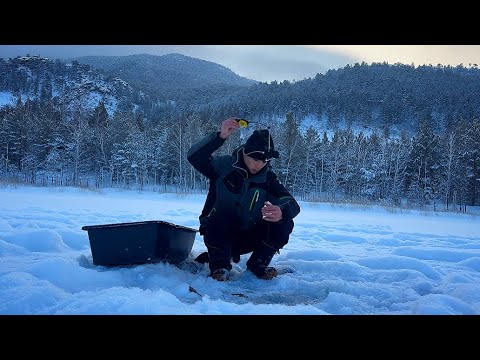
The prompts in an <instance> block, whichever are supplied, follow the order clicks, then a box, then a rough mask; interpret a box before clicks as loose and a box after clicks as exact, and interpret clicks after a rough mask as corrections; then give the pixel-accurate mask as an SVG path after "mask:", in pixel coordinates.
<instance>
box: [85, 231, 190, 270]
mask: <svg viewBox="0 0 480 360" xmlns="http://www.w3.org/2000/svg"><path fill="white" fill-rule="evenodd" d="M82 230H86V231H88V238H89V240H90V248H91V251H92V258H93V263H94V264H95V265H109V266H112V265H133V264H141V263H156V262H168V263H172V264H176V263H179V262H181V261H183V260H185V259H186V258H187V256H188V255H189V254H190V251H191V250H192V247H193V242H194V241H195V235H196V233H197V231H198V230H195V229H192V228H188V227H185V226H181V225H176V224H172V223H169V222H165V221H143V222H130V223H119V224H106V225H92V226H83V227H82Z"/></svg>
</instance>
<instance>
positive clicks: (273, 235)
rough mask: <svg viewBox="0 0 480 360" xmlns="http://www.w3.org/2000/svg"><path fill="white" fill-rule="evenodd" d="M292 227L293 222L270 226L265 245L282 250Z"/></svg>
mask: <svg viewBox="0 0 480 360" xmlns="http://www.w3.org/2000/svg"><path fill="white" fill-rule="evenodd" d="M293 226H294V223H293V220H290V221H285V222H280V223H276V224H272V225H271V226H270V236H269V239H267V241H266V243H267V244H268V245H270V246H272V247H275V248H276V249H277V250H278V249H281V248H283V247H284V246H285V245H286V244H287V243H288V241H289V239H290V234H291V233H292V231H293Z"/></svg>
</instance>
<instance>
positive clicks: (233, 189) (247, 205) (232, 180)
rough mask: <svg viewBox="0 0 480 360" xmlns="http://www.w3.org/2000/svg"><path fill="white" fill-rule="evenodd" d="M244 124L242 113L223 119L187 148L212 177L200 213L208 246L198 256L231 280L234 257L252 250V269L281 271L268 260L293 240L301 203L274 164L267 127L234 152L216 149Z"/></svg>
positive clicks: (267, 275) (265, 274)
mask: <svg viewBox="0 0 480 360" xmlns="http://www.w3.org/2000/svg"><path fill="white" fill-rule="evenodd" d="M244 123H245V122H244ZM239 127H240V125H239V119H238V118H233V117H231V118H229V119H227V120H225V121H223V122H222V125H221V129H220V131H215V132H213V133H211V134H209V135H207V136H206V137H205V138H203V139H202V140H200V141H199V142H198V143H196V144H194V145H193V146H192V147H191V148H190V149H189V151H188V154H187V159H188V161H189V162H190V164H191V165H192V166H193V167H194V168H195V169H196V170H198V171H199V172H200V173H202V174H203V175H204V176H206V177H207V178H208V179H209V181H210V185H209V190H208V194H207V198H206V200H205V205H204V207H203V210H202V212H201V214H200V216H199V220H200V227H199V232H200V235H202V236H203V239H204V243H205V246H206V247H207V251H206V252H204V253H202V254H200V255H199V256H198V257H197V258H196V259H195V260H196V261H198V262H200V263H207V262H208V264H209V269H210V276H211V277H212V278H213V279H215V280H218V281H226V280H229V278H230V271H231V269H232V264H231V262H232V261H233V262H235V263H238V262H239V261H240V255H243V254H248V253H252V254H251V255H250V257H249V259H248V261H247V264H246V265H247V269H248V270H250V271H251V272H252V273H253V274H255V275H256V276H257V277H258V278H260V279H264V280H270V279H272V278H274V277H275V276H277V275H278V271H277V269H276V268H274V267H273V266H269V264H270V262H271V260H272V258H273V256H274V254H275V253H277V252H279V250H280V249H281V248H283V247H284V246H285V245H286V244H287V243H288V241H289V238H290V234H291V233H292V231H293V228H294V221H293V218H295V217H296V216H297V215H298V214H299V213H300V206H299V205H298V203H297V201H296V200H295V198H294V197H293V196H292V195H291V193H290V192H289V191H288V190H287V189H286V188H285V186H284V185H283V184H282V183H281V182H280V181H279V179H278V177H277V175H276V174H275V173H274V172H273V170H272V169H271V168H270V165H269V162H270V161H271V159H273V158H276V159H278V158H279V153H278V151H276V150H275V148H274V144H273V139H272V137H271V134H270V131H269V130H268V129H261V130H255V131H254V132H253V133H252V134H251V135H250V137H249V138H248V139H247V140H246V142H245V143H244V144H243V145H240V146H239V147H238V148H236V149H235V150H234V151H233V153H232V154H231V155H222V156H213V155H212V154H213V153H214V152H215V151H216V150H217V149H219V148H220V147H221V146H222V145H223V144H224V143H225V141H226V139H227V138H228V137H229V136H230V135H231V134H232V133H233V132H234V131H236V130H237V129H239Z"/></svg>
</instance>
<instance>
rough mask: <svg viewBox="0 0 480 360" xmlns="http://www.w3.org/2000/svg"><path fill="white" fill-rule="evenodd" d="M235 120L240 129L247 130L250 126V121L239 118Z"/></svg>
mask: <svg viewBox="0 0 480 360" xmlns="http://www.w3.org/2000/svg"><path fill="white" fill-rule="evenodd" d="M235 120H237V122H238V125H240V127H242V128H246V127H247V126H248V120H245V119H239V118H237V119H235Z"/></svg>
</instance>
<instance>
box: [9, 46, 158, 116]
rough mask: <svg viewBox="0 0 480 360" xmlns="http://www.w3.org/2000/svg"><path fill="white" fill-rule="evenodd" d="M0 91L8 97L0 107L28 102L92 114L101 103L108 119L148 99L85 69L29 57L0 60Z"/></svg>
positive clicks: (117, 80)
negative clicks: (121, 110) (107, 114)
mask: <svg viewBox="0 0 480 360" xmlns="http://www.w3.org/2000/svg"><path fill="white" fill-rule="evenodd" d="M0 91H1V92H3V93H4V94H10V95H11V96H10V98H8V97H7V98H6V99H4V101H3V103H0V107H2V106H18V105H19V101H20V102H21V103H25V102H26V101H27V100H28V101H30V102H38V103H43V104H52V105H56V106H61V107H62V110H63V111H66V110H73V109H74V108H77V109H78V108H81V109H82V111H92V110H93V109H95V108H96V107H97V106H98V104H99V103H100V101H101V102H103V104H104V105H105V107H106V109H107V111H108V112H109V114H110V115H111V116H112V115H113V113H114V112H115V111H117V110H118V109H123V110H130V111H131V110H132V109H133V108H135V107H136V106H137V102H138V101H139V100H143V101H145V100H147V99H148V96H146V95H145V94H143V93H142V92H141V91H139V90H135V89H133V88H132V86H131V85H130V84H128V83H127V82H125V81H124V80H122V79H120V78H118V77H109V76H107V75H105V74H104V73H102V71H100V70H98V69H94V68H92V67H91V66H89V65H86V64H80V63H79V62H78V61H72V62H70V63H64V62H62V61H60V60H55V61H52V60H50V59H48V58H45V57H41V56H30V55H28V56H18V57H16V58H11V59H8V60H5V59H2V58H0ZM8 100H10V101H8ZM150 101H152V100H150Z"/></svg>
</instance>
